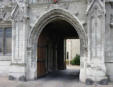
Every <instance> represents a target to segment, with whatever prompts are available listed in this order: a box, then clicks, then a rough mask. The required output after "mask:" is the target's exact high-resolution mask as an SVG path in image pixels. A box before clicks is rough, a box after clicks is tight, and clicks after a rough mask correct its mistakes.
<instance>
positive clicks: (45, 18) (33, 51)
mask: <svg viewBox="0 0 113 87" xmlns="http://www.w3.org/2000/svg"><path fill="white" fill-rule="evenodd" d="M56 19H60V20H64V21H66V22H68V23H70V24H71V25H72V26H73V27H74V28H75V30H76V31H77V33H78V35H79V38H80V45H81V46H80V47H81V48H80V49H81V56H82V57H84V56H85V57H86V53H87V52H86V51H87V50H86V49H87V35H86V32H85V30H84V28H83V26H82V24H81V23H80V21H79V20H78V19H77V18H76V17H75V16H73V15H71V14H70V13H69V12H67V11H66V10H63V9H53V10H50V11H48V12H46V13H44V14H43V15H42V16H40V17H39V18H38V19H37V21H36V22H35V24H34V27H33V28H32V29H31V31H30V33H29V36H28V39H27V41H28V43H27V48H28V49H27V58H28V59H27V61H28V62H27V64H28V63H29V64H28V67H27V68H28V69H27V71H29V72H28V74H27V75H29V76H28V79H33V78H36V73H37V68H36V67H37V66H36V65H37V62H36V61H37V44H38V42H37V40H38V38H39V35H40V33H41V32H42V30H43V29H44V27H45V26H46V25H47V24H49V23H50V22H52V21H54V20H56ZM82 59H83V58H82ZM83 62H84V60H83ZM29 66H30V67H29ZM33 68H34V69H33ZM30 72H31V73H32V74H30ZM33 72H34V74H33ZM31 75H32V76H31Z"/></svg>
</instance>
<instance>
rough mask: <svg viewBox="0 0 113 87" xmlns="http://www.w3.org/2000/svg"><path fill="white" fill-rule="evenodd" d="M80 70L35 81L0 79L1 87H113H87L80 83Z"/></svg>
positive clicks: (93, 86)
mask: <svg viewBox="0 0 113 87" xmlns="http://www.w3.org/2000/svg"><path fill="white" fill-rule="evenodd" d="M78 74H79V68H78V69H77V70H74V69H73V68H70V69H67V70H62V71H55V72H53V73H49V74H48V75H46V76H45V77H42V78H39V79H37V80H35V81H26V82H22V81H11V80H8V77H5V76H1V77H0V87H113V84H112V83H109V85H97V84H95V85H85V84H84V83H81V82H80V81H79V75H78Z"/></svg>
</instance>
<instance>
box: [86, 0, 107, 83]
mask: <svg viewBox="0 0 113 87" xmlns="http://www.w3.org/2000/svg"><path fill="white" fill-rule="evenodd" d="M87 11H88V13H87V16H88V18H87V20H88V60H87V78H86V83H87V84H92V83H93V82H96V83H100V84H107V77H106V68H105V63H104V58H105V49H104V47H105V46H104V45H105V0H88V10H87Z"/></svg>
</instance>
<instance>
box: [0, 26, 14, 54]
mask: <svg viewBox="0 0 113 87" xmlns="http://www.w3.org/2000/svg"><path fill="white" fill-rule="evenodd" d="M11 42H12V30H11V28H4V29H2V28H0V55H11V49H12V45H11Z"/></svg>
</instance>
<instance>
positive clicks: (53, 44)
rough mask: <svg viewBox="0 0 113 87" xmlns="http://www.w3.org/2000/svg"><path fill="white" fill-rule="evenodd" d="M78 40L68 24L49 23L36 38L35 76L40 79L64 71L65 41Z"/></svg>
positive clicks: (64, 22)
mask: <svg viewBox="0 0 113 87" xmlns="http://www.w3.org/2000/svg"><path fill="white" fill-rule="evenodd" d="M78 38H79V36H78V34H77V31H76V30H75V29H74V27H73V26H72V25H71V24H69V23H68V22H66V21H64V20H55V21H53V22H51V23H49V24H48V25H47V26H46V27H45V28H44V29H43V31H42V32H41V34H40V36H39V38H38V45H37V52H38V53H37V58H38V59H37V76H38V77H40V76H43V75H45V74H46V73H49V72H52V71H55V70H65V69H66V54H65V40H66V39H78ZM75 44H76V43H75Z"/></svg>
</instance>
